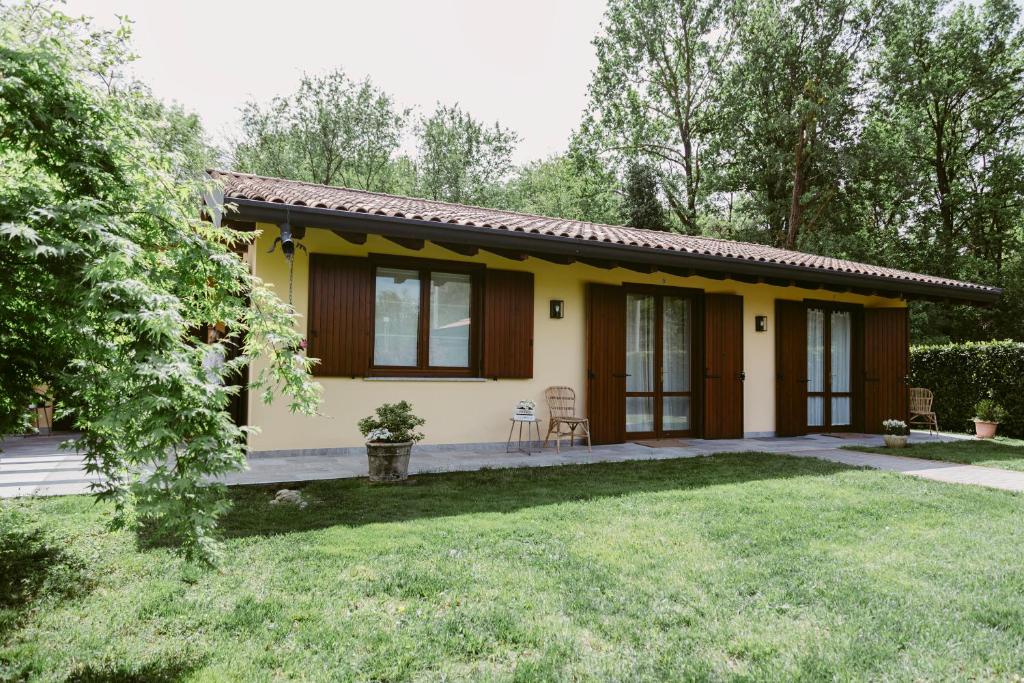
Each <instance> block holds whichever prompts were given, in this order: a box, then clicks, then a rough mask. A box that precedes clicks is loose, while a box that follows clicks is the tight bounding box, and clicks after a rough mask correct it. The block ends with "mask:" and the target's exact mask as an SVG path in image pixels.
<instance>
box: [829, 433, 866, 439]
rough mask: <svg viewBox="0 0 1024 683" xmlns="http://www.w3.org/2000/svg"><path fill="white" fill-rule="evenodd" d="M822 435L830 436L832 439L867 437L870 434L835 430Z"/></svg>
mask: <svg viewBox="0 0 1024 683" xmlns="http://www.w3.org/2000/svg"><path fill="white" fill-rule="evenodd" d="M822 436H831V437H832V438H833V439H859V440H863V439H867V438H869V437H870V436H871V435H870V434H854V433H852V432H835V433H832V434H822Z"/></svg>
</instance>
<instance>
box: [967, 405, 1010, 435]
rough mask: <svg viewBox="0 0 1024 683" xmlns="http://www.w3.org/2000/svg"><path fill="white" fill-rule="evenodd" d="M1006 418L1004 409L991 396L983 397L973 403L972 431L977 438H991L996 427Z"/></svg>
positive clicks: (994, 433)
mask: <svg viewBox="0 0 1024 683" xmlns="http://www.w3.org/2000/svg"><path fill="white" fill-rule="evenodd" d="M1005 419H1006V410H1005V409H1004V408H1003V407H1002V406H1001V405H999V403H997V402H996V401H994V400H993V399H991V398H983V399H981V400H980V401H978V402H977V403H976V404H975V405H974V433H975V434H976V435H977V437H978V438H979V439H991V438H992V437H994V436H995V435H996V427H998V426H999V423H1000V422H1002V421H1003V420H1005Z"/></svg>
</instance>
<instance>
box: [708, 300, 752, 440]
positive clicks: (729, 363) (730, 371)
mask: <svg viewBox="0 0 1024 683" xmlns="http://www.w3.org/2000/svg"><path fill="white" fill-rule="evenodd" d="M704 311H705V312H704V365H705V371H704V438H705V439H741V438H743V378H744V375H743V297H741V296H736V295H735V294H708V295H707V296H706V297H705V298H704Z"/></svg>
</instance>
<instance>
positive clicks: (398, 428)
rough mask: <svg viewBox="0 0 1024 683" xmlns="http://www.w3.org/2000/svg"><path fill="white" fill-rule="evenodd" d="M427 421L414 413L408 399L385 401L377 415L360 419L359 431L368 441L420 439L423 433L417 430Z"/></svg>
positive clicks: (401, 441)
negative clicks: (394, 401)
mask: <svg viewBox="0 0 1024 683" xmlns="http://www.w3.org/2000/svg"><path fill="white" fill-rule="evenodd" d="M425 422H426V420H424V419H423V418H422V417H417V416H416V415H413V412H412V406H411V405H409V402H408V401H399V402H398V403H385V404H384V405H382V406H380V407H379V408H377V411H376V415H371V416H369V417H364V418H363V419H362V420H360V421H359V431H360V432H361V433H362V435H363V436H365V437H366V441H367V442H368V443H369V442H376V443H405V442H407V441H420V440H421V439H423V434H421V433H420V432H417V431H416V428H417V427H419V426H420V425H422V424H424V423H425Z"/></svg>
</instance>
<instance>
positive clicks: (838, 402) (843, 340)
mask: <svg viewBox="0 0 1024 683" xmlns="http://www.w3.org/2000/svg"><path fill="white" fill-rule="evenodd" d="M831 322H832V349H831V357H832V358H831V360H832V391H833V392H835V393H847V392H849V391H850V343H851V337H852V329H853V322H852V319H851V316H850V312H849V311H833V312H832V320H831ZM832 424H833V425H837V426H838V425H848V424H850V397H849V396H835V397H833V398H832Z"/></svg>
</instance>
